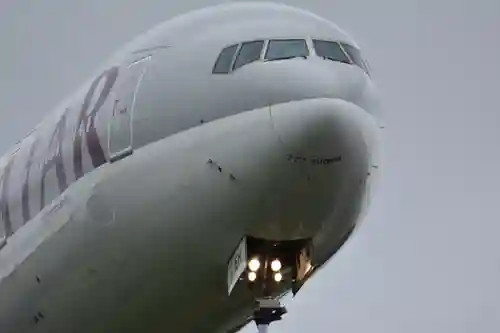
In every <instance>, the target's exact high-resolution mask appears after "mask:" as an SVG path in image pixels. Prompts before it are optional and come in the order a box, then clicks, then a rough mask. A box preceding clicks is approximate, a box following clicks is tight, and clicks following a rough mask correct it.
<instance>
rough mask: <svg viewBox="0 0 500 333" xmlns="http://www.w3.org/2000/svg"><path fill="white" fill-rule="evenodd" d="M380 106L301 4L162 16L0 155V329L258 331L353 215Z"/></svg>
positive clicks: (325, 26) (323, 23)
mask: <svg viewBox="0 0 500 333" xmlns="http://www.w3.org/2000/svg"><path fill="white" fill-rule="evenodd" d="M380 115H381V107H380V98H379V94H378V93H377V88H376V85H375V83H374V82H373V80H372V73H371V69H370V67H369V65H368V62H367V60H366V58H365V57H364V56H363V54H362V53H361V51H360V48H359V46H358V45H357V44H356V43H355V41H354V40H353V39H352V38H351V37H350V36H349V35H348V34H347V33H345V32H344V31H343V30H341V29H340V28H339V27H338V26H336V25H335V24H334V23H332V22H330V21H328V20H326V19H324V18H322V17H320V16H318V15H316V14H313V13H311V12H309V11H306V10H303V9H299V8H295V7H291V6H287V5H283V4H276V3H266V2H258V3H251V2H250V3H246V2H242V3H232V4H222V5H216V6H213V7H207V8H203V9H198V10H195V11H193V12H189V13H187V14H182V15H180V16H177V17H174V18H172V19H170V20H168V21H166V22H164V23H161V24H160V25H158V26H157V27H155V28H153V29H152V30H150V31H148V32H146V33H145V34H143V35H141V36H139V37H137V38H135V39H134V40H133V41H132V42H130V43H128V44H126V45H125V46H123V47H122V48H121V49H120V50H119V51H118V52H116V53H115V54H114V55H112V56H111V57H110V58H109V59H108V60H107V61H106V62H105V63H104V65H103V66H102V67H100V68H99V69H98V70H97V71H96V72H95V73H94V74H93V75H91V76H90V79H89V80H88V81H86V82H85V83H84V84H83V85H82V86H81V87H80V88H79V89H77V90H76V91H75V93H74V94H72V95H71V96H70V97H69V98H67V99H65V100H64V101H63V102H62V103H61V104H60V105H59V106H58V107H56V108H55V110H54V111H53V112H52V113H50V114H49V115H48V116H47V117H46V118H45V119H44V120H43V121H42V122H41V123H40V124H39V125H38V126H37V127H35V128H34V129H33V130H32V131H31V132H30V133H29V134H28V135H27V136H26V137H24V138H23V139H22V140H20V141H19V142H18V143H17V144H16V145H15V146H14V147H13V148H12V149H11V150H10V151H9V152H8V153H7V154H6V155H5V156H4V157H3V158H2V159H1V161H0V213H1V214H0V240H1V241H0V332H8V333H17V332H23V333H24V332H28V333H40V332H51V333H54V332H74V333H79V332H85V333H88V332H92V333H93V332H106V333H110V332H124V331H127V332H134V331H135V332H155V333H156V332H177V333H179V332H197V333H199V332H210V333H213V332H237V331H238V330H239V329H241V328H242V327H244V326H245V325H246V324H248V323H251V322H252V321H255V323H256V324H257V326H258V327H259V329H261V330H262V331H264V330H265V329H267V327H268V326H269V325H270V324H271V323H273V322H275V321H278V320H280V319H282V316H283V315H284V314H285V313H286V312H287V311H286V307H285V306H284V305H282V304H281V303H280V299H281V297H282V296H283V295H286V294H289V293H293V295H296V294H297V293H299V292H300V291H301V290H302V289H301V288H302V286H303V285H304V284H305V283H307V282H308V281H310V279H311V278H312V277H316V276H318V272H319V271H321V268H323V267H324V266H325V265H326V263H328V262H329V261H330V259H331V258H332V257H333V256H334V255H335V253H336V252H337V251H338V250H339V249H340V248H341V247H342V246H343V244H344V243H345V242H346V241H347V240H348V239H350V237H351V235H352V234H353V232H354V231H355V230H357V229H358V228H359V226H360V224H361V222H362V220H363V219H364V216H365V215H366V213H367V209H368V207H369V201H370V198H371V196H372V195H373V191H374V188H375V187H374V185H375V184H376V179H378V175H379V173H380V161H379V155H380V154H379V150H380V146H381V144H380V140H379V139H380V126H381V125H380Z"/></svg>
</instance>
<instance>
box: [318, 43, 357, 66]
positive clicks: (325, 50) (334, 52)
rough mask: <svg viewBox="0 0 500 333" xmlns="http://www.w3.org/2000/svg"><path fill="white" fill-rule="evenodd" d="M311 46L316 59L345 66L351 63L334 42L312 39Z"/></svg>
mask: <svg viewBox="0 0 500 333" xmlns="http://www.w3.org/2000/svg"><path fill="white" fill-rule="evenodd" d="M313 45H314V49H315V50H316V55H317V56H318V57H321V58H324V59H329V60H333V61H340V62H344V63H347V64H350V63H351V61H350V60H349V58H348V57H347V55H346V54H345V53H344V51H342V48H341V47H340V45H339V44H338V43H336V42H330V41H326V40H317V39H313Z"/></svg>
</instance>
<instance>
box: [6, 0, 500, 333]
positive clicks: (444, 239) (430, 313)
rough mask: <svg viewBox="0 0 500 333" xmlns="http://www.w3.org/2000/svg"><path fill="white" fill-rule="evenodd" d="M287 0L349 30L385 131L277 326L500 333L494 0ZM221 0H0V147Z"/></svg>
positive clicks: (499, 92) (499, 49)
mask: <svg viewBox="0 0 500 333" xmlns="http://www.w3.org/2000/svg"><path fill="white" fill-rule="evenodd" d="M282 2H285V3H288V4H292V5H297V6H300V7H303V8H306V9H310V10H312V11H314V12H317V13H319V14H321V15H323V16H325V17H327V18H329V19H331V20H333V21H334V22H336V23H337V24H338V25H340V26H341V27H342V28H343V29H345V30H346V31H348V32H349V33H351V34H352V35H353V37H354V38H355V39H356V40H357V42H358V43H359V44H360V46H361V47H362V48H363V51H364V52H365V54H366V55H367V57H368V58H369V61H370V63H371V65H372V67H373V70H374V76H375V79H376V81H377V83H378V85H379V87H380V89H381V92H382V95H383V100H384V105H385V108H386V111H385V120H386V124H387V128H386V130H385V154H384V166H385V169H384V176H383V179H382V181H383V182H382V183H381V184H380V187H379V191H378V193H377V195H376V197H375V198H374V200H373V205H372V207H371V210H370V212H369V214H368V216H367V218H366V221H365V224H364V225H363V228H361V229H360V231H359V232H358V233H357V234H355V236H354V237H353V238H352V240H351V241H350V242H349V243H348V244H347V245H346V246H345V247H344V248H343V249H342V250H341V251H340V252H339V253H338V255H337V256H336V257H335V258H334V259H333V260H332V261H331V262H330V264H329V266H328V267H327V268H325V269H324V271H323V272H322V274H321V275H320V276H318V277H317V278H316V279H315V280H313V281H311V282H310V283H309V284H308V285H306V286H305V287H304V289H303V291H302V292H301V294H299V297H297V298H296V299H295V300H294V301H293V302H292V303H291V304H290V306H289V311H290V313H289V314H288V315H287V316H286V317H285V320H284V321H283V322H281V323H279V324H275V325H273V328H274V329H273V330H272V331H273V332H276V333H284V332H287V333H293V332H304V331H306V330H307V331H308V332H342V333H348V332H384V333H388V332H389V333H392V332H394V333H400V332H408V333H413V332H418V333H421V332H453V333H460V332H495V333H496V332H499V331H500V218H499V214H498V209H499V207H500V200H499V199H500V190H499V189H500V173H499V171H500V130H499V127H500V110H499V101H498V98H499V97H500V65H499V62H500V37H499V34H500V1H498V0H476V1H467V0H407V1H404V0H378V1H371V0H336V1H327V0H308V1H299V0H289V1H282ZM216 3H220V1H216V0H206V1H200V0H185V1H177V3H174V2H173V1H164V0H140V1H139V0H137V1H131V0H121V1H119V0H106V1H102V0H86V1H68V0H44V1H38V0H24V1H19V0H0V45H1V60H2V61H1V62H0V151H2V152H3V151H5V150H6V149H8V147H9V146H10V145H11V144H13V143H14V142H15V141H16V140H17V139H19V138H21V137H22V136H24V134H26V132H28V131H29V130H30V129H31V128H32V127H33V126H34V125H35V124H36V123H38V122H39V121H40V120H41V119H42V117H43V116H44V114H45V113H47V112H48V111H50V110H51V108H52V107H54V106H55V105H56V104H57V103H58V102H59V101H60V100H61V99H62V98H64V97H66V95H67V94H69V93H71V92H72V90H74V89H75V88H77V86H78V85H79V84H81V83H82V81H83V80H84V79H86V78H88V76H89V75H90V74H91V73H92V72H93V70H94V69H95V68H96V67H97V66H98V65H100V64H101V63H102V62H103V61H104V60H105V59H106V58H107V57H108V56H109V55H111V53H112V52H114V51H115V50H116V49H117V48H119V47H120V45H122V44H123V43H125V42H127V41H128V40H130V39H131V38H132V37H134V36H135V35H137V34H139V33H141V32H144V31H145V30H147V29H149V28H150V27H152V26H153V25H155V24H157V23H159V22H161V21H163V20H165V19H168V18H170V17H172V16H174V15H176V14H179V13H182V12H185V11H188V10H191V9H195V8H199V7H203V6H206V5H210V4H216ZM497 205H498V206H497ZM254 331H255V329H254V327H253V326H252V327H251V329H246V330H245V332H254Z"/></svg>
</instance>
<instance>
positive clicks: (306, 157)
mask: <svg viewBox="0 0 500 333" xmlns="http://www.w3.org/2000/svg"><path fill="white" fill-rule="evenodd" d="M270 109H271V112H270V114H271V121H272V124H273V128H274V130H275V132H276V135H277V136H278V138H279V140H280V142H282V144H283V146H284V147H285V150H286V151H287V152H288V154H289V155H291V156H290V160H291V161H296V162H300V161H304V162H306V161H308V162H309V163H305V164H306V165H309V166H312V165H315V164H316V165H329V164H335V163H336V162H341V161H346V160H352V159H355V158H356V159H357V160H356V161H357V163H359V164H366V163H368V161H370V160H372V159H373V158H374V157H375V156H371V155H372V154H373V153H374V152H375V142H376V128H377V125H376V124H375V121H374V118H373V117H372V116H371V115H370V114H368V113H367V112H365V111H364V110H363V109H361V108H360V107H358V106H356V105H354V104H353V103H350V102H347V101H345V100H342V99H332V98H318V99H306V100H301V101H294V102H290V103H282V104H277V105H272V106H271V107H270Z"/></svg>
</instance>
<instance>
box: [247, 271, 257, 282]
mask: <svg viewBox="0 0 500 333" xmlns="http://www.w3.org/2000/svg"><path fill="white" fill-rule="evenodd" d="M255 280H257V274H256V273H255V272H248V281H250V282H254V281H255Z"/></svg>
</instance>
